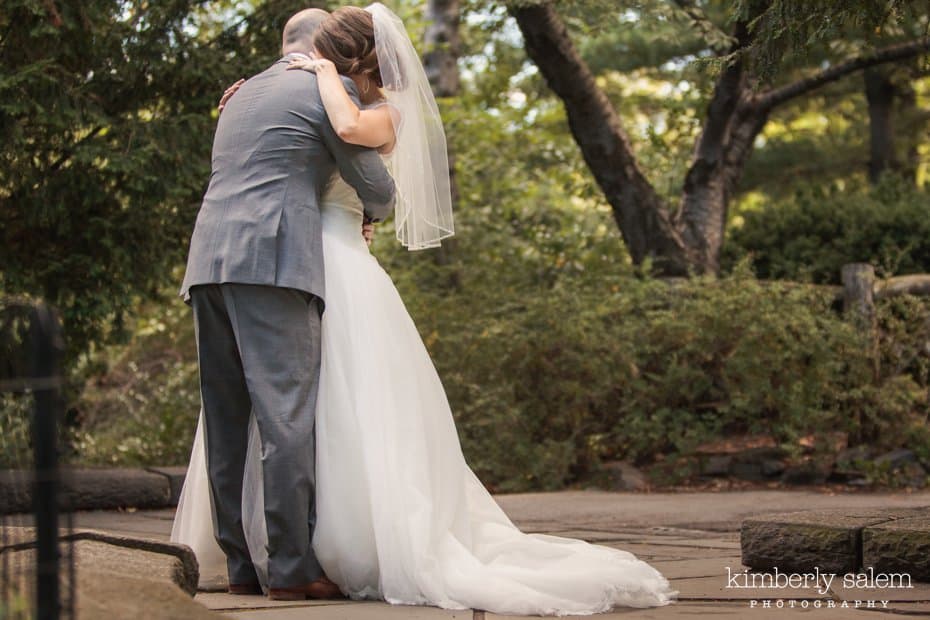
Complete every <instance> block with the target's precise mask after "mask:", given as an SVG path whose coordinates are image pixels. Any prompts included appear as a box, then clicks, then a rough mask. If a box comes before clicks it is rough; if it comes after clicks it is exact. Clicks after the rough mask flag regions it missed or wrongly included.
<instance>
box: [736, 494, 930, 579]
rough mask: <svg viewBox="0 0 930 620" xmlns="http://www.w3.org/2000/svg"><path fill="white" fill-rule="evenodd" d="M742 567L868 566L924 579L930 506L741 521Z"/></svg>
mask: <svg viewBox="0 0 930 620" xmlns="http://www.w3.org/2000/svg"><path fill="white" fill-rule="evenodd" d="M740 549H741V552H742V562H743V564H744V565H746V566H749V567H750V568H753V569H756V570H763V571H767V570H773V569H775V568H777V569H778V570H779V571H780V572H792V573H807V572H812V571H814V570H815V569H819V570H820V571H821V572H826V573H836V574H845V573H850V572H857V571H860V570H865V569H868V568H872V569H874V570H875V571H877V572H882V573H892V572H894V573H907V574H909V575H910V576H911V578H912V579H914V580H915V581H930V507H927V508H911V509H897V510H860V511H855V510H853V511H850V510H818V511H801V512H789V513H780V514H768V515H763V516H758V517H749V518H747V519H744V520H743V522H742V525H741V527H740Z"/></svg>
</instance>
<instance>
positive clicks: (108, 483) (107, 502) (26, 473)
mask: <svg viewBox="0 0 930 620" xmlns="http://www.w3.org/2000/svg"><path fill="white" fill-rule="evenodd" d="M184 474H185V468H184V467H151V468H146V469H141V468H125V467H120V468H99V469H90V468H87V469H69V468H65V469H64V470H63V471H62V506H63V507H64V508H66V509H68V510H111V509H114V508H170V507H172V506H177V503H178V499H179V497H180V495H181V487H182V485H183V484H184ZM32 476H33V474H32V472H31V471H30V470H2V471H0V514H15V513H23V512H29V511H31V510H32V479H33V478H32Z"/></svg>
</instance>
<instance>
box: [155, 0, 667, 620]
mask: <svg viewBox="0 0 930 620" xmlns="http://www.w3.org/2000/svg"><path fill="white" fill-rule="evenodd" d="M315 43H316V49H317V56H318V58H317V59H314V60H302V61H296V62H295V63H294V65H293V66H292V67H291V68H294V69H298V70H301V69H303V70H311V71H314V72H315V73H316V74H317V79H318V84H319V88H320V92H321V97H322V100H323V103H324V106H325V108H326V112H327V115H328V116H329V118H330V121H331V122H332V124H333V127H334V128H335V129H336V130H337V132H338V133H339V135H340V137H342V138H343V139H344V140H346V141H347V142H351V143H354V144H359V145H364V146H368V147H373V148H378V149H379V150H380V151H381V152H382V153H383V154H384V157H385V158H386V160H387V161H388V166H389V168H390V169H391V171H392V175H393V176H394V178H395V183H396V186H397V188H398V195H399V199H398V203H397V206H396V207H395V228H396V231H397V237H398V239H399V240H400V241H401V243H403V244H404V245H405V246H407V247H408V248H410V249H419V248H424V247H433V246H436V245H438V243H439V240H440V239H441V238H443V237H446V236H449V235H451V234H452V231H453V227H452V216H451V213H452V212H451V200H450V195H449V186H448V163H447V160H446V144H445V136H444V134H443V130H442V125H441V122H440V118H439V113H438V110H437V108H436V103H435V101H434V99H433V97H432V95H431V93H430V89H429V85H428V82H427V80H426V76H425V73H424V71H423V67H422V66H421V65H420V62H419V59H418V57H417V55H416V52H415V50H414V48H413V45H412V43H411V42H410V39H409V37H408V36H407V34H406V31H405V30H404V27H403V24H402V23H401V21H400V19H399V18H398V17H397V16H396V15H394V14H393V13H392V12H391V11H389V10H388V9H387V8H385V7H384V6H383V5H381V4H374V5H372V6H370V7H368V8H367V9H365V10H363V9H359V8H355V7H344V8H342V9H338V10H336V11H335V12H333V13H332V15H331V16H330V17H329V18H328V19H327V20H326V21H325V22H324V23H323V25H322V26H321V27H320V30H319V31H318V33H317V34H316V38H315ZM340 72H341V73H343V74H347V75H348V76H349V77H351V78H352V79H353V81H354V82H355V83H356V85H357V86H358V90H359V93H360V94H361V102H362V105H361V108H359V107H358V106H356V105H355V104H354V103H353V100H352V99H351V98H350V97H349V96H348V94H347V93H346V91H345V88H344V86H343V84H342V82H341V81H340V78H339V75H338V74H339V73H340ZM321 204H322V216H323V251H324V257H325V277H326V283H327V286H326V293H327V295H326V312H325V313H324V315H323V322H322V346H323V351H322V368H321V371H320V384H319V398H318V405H317V413H316V416H317V417H316V445H317V453H316V480H317V486H316V506H317V509H316V523H315V526H314V528H313V530H312V531H313V548H314V551H315V553H316V555H317V558H318V559H319V562H320V564H321V566H322V567H323V568H324V570H325V572H326V575H327V576H328V577H329V578H330V579H332V581H334V582H335V583H336V584H337V585H338V586H339V588H340V590H342V592H343V593H345V594H346V595H348V596H349V597H351V598H354V599H361V598H374V599H383V600H385V601H388V602H390V603H396V604H412V605H436V606H439V607H444V608H447V609H468V608H474V609H482V610H488V611H492V612H496V613H506V614H524V615H526V614H533V615H570V614H573V615H574V614H577V615H582V614H592V613H598V612H603V611H607V610H609V609H611V608H613V607H615V606H631V607H649V606H658V605H665V604H668V603H669V602H671V601H672V600H673V599H674V598H675V595H676V594H677V593H676V592H674V591H672V590H671V588H670V586H669V583H668V581H667V580H666V579H665V578H664V577H663V576H662V575H661V574H660V573H659V572H658V571H656V570H655V569H654V568H652V567H651V566H649V565H648V564H646V563H644V562H642V561H640V560H637V559H636V558H635V557H634V556H633V555H632V554H630V553H628V552H625V551H620V550H617V549H612V548H608V547H603V546H597V545H591V544H588V543H586V542H583V541H579V540H571V539H567V538H558V537H553V536H544V535H538V534H524V533H522V532H521V531H520V530H518V529H517V528H516V526H514V524H513V523H512V522H511V521H510V519H509V518H508V517H507V516H506V515H505V514H504V512H503V511H502V510H501V509H500V507H499V506H498V505H497V503H496V502H495V501H494V499H493V498H492V497H491V495H490V494H489V493H488V492H487V491H486V490H485V488H484V487H483V486H482V484H481V482H480V481H479V480H478V479H477V478H476V477H475V475H474V473H473V472H472V471H471V469H469V467H468V465H467V464H466V462H465V458H464V456H463V455H462V450H461V446H460V444H459V440H458V436H457V434H456V429H455V424H454V422H453V418H452V413H451V411H450V408H449V404H448V402H447V400H446V395H445V392H444V390H443V387H442V384H441V383H440V379H439V377H438V375H437V374H436V370H435V368H434V367H433V364H432V362H431V360H430V358H429V354H428V353H427V350H426V348H425V347H424V345H423V343H422V341H421V339H420V336H419V334H418V333H417V330H416V327H415V326H414V324H413V321H412V320H411V318H410V316H409V315H408V314H407V311H406V309H405V307H404V304H403V302H402V300H401V298H400V296H399V294H398V292H397V290H396V288H395V287H394V284H393V283H392V281H391V279H390V277H389V276H388V275H387V274H386V273H385V272H384V270H383V269H382V268H381V267H380V265H379V264H378V262H377V260H376V259H375V258H374V257H373V256H372V255H371V253H370V252H369V250H368V246H367V244H366V242H365V240H364V239H363V238H362V236H361V235H360V234H359V229H360V227H361V226H362V218H363V215H362V205H361V203H360V201H359V199H358V197H357V196H356V194H355V192H354V191H353V190H352V189H351V188H350V187H349V186H348V185H347V184H346V183H345V182H344V181H342V179H341V178H339V177H338V175H336V176H335V178H334V179H333V180H332V182H331V185H330V186H329V188H328V189H327V191H326V192H325V194H324V197H323V201H322V203H321ZM203 452H204V450H203V436H202V420H201V422H200V424H199V425H198V429H197V436H196V438H195V440H194V447H193V453H192V457H191V461H190V466H189V469H188V475H187V480H186V482H185V486H184V490H183V493H182V498H181V502H180V504H179V505H178V512H177V516H176V518H175V523H174V528H173V531H172V540H175V541H178V542H182V543H184V544H187V545H189V546H190V547H192V548H193V549H194V551H195V553H196V555H197V558H198V560H199V562H200V565H201V572H202V576H203V577H204V578H209V577H210V576H212V575H216V576H219V575H221V574H224V573H225V560H224V558H223V554H222V552H221V551H220V549H219V547H218V546H217V544H216V542H215V541H214V538H213V530H212V523H211V519H210V514H211V513H210V497H209V490H208V488H207V475H206V468H205V461H204V454H203ZM260 459H261V454H260V442H259V440H258V431H257V427H256V425H255V424H254V420H253V424H252V430H251V433H250V447H249V454H248V466H247V473H246V481H245V487H244V491H243V520H244V528H245V530H246V535H247V539H248V542H249V550H250V553H251V554H252V557H253V561H254V562H255V565H256V569H257V571H258V574H259V577H260V579H261V580H262V582H263V583H264V582H265V580H266V573H265V571H266V562H267V554H266V551H265V543H266V536H265V524H264V515H263V511H262V509H261V507H262V506H263V503H264V502H263V495H262V477H261V471H260V470H261V460H260Z"/></svg>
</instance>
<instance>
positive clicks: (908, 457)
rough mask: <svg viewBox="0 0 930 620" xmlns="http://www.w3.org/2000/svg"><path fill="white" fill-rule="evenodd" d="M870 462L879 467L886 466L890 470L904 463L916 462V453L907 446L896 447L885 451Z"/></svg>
mask: <svg viewBox="0 0 930 620" xmlns="http://www.w3.org/2000/svg"><path fill="white" fill-rule="evenodd" d="M872 462H873V463H875V464H876V465H878V466H879V467H887V468H888V469H890V470H894V469H898V468H900V467H902V466H903V465H904V464H905V463H915V462H917V455H916V454H914V453H913V452H911V451H910V450H908V449H907V448H898V449H897V450H892V451H891V452H886V453H885V454H883V455H881V456H879V457H877V458H875V459H874V460H873V461H872Z"/></svg>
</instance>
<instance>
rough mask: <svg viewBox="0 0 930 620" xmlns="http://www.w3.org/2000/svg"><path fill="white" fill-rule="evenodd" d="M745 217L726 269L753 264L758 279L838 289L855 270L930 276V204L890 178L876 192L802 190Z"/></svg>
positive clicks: (734, 231)
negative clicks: (858, 265)
mask: <svg viewBox="0 0 930 620" xmlns="http://www.w3.org/2000/svg"><path fill="white" fill-rule="evenodd" d="M740 217H741V219H742V220H743V221H742V223H739V224H737V223H734V225H733V226H732V227H731V229H730V233H729V237H728V240H727V245H726V247H725V251H724V255H725V262H728V263H729V264H733V263H734V262H735V261H736V260H738V259H739V258H740V257H744V256H751V257H752V261H753V265H754V267H755V270H756V273H757V274H758V275H759V277H761V278H766V279H767V278H786V279H802V280H811V281H813V282H819V283H838V282H839V277H840V269H841V268H842V266H843V265H844V264H847V263H854V262H867V263H871V264H873V265H875V266H876V268H877V269H878V271H879V274H880V275H882V276H891V275H896V274H903V273H920V272H927V271H930V200H928V196H927V193H926V192H925V191H921V190H917V189H914V188H913V187H911V186H910V185H909V184H907V183H903V182H900V181H898V180H897V179H895V178H893V177H886V178H885V179H884V180H883V182H882V183H881V184H880V185H879V186H877V187H875V188H855V187H854V188H850V189H840V188H837V187H835V186H833V187H822V186H805V187H803V188H802V189H800V190H799V191H798V192H797V193H796V194H795V195H794V196H792V197H789V198H787V199H784V200H781V201H777V202H774V203H772V204H769V205H766V206H765V207H763V208H760V209H753V210H748V211H745V212H743V213H741V215H740Z"/></svg>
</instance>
